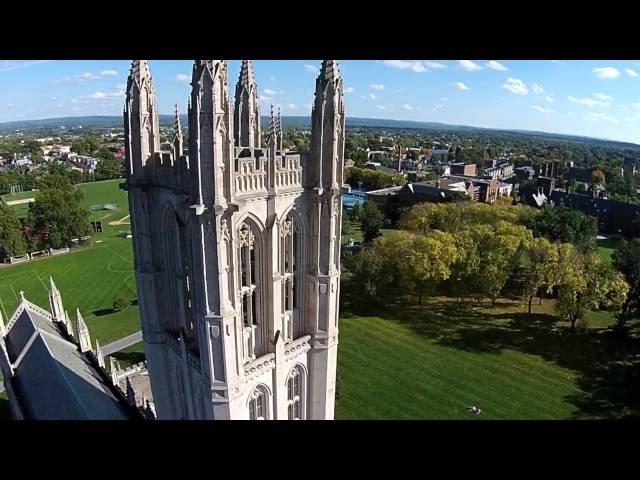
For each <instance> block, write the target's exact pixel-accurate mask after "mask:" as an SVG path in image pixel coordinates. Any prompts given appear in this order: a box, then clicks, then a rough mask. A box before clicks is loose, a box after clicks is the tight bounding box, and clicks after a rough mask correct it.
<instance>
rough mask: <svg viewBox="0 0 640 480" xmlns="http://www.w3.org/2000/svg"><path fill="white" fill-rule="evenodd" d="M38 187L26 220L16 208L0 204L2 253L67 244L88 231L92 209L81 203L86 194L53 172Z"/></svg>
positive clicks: (13, 253)
mask: <svg viewBox="0 0 640 480" xmlns="http://www.w3.org/2000/svg"><path fill="white" fill-rule="evenodd" d="M39 186H40V190H39V191H38V193H37V194H36V197H35V202H33V203H31V204H30V205H29V213H28V215H27V218H26V219H22V220H20V219H19V218H18V217H17V216H16V213H15V210H13V208H11V207H9V206H7V205H0V255H2V256H16V255H22V254H24V253H25V252H27V251H34V250H41V249H44V248H50V247H52V248H61V247H66V246H70V245H71V243H72V242H71V239H73V238H77V237H80V236H84V235H87V234H88V233H89V211H88V210H87V209H86V208H84V207H83V206H82V199H83V194H82V192H81V191H80V190H77V189H76V188H74V187H73V185H72V184H71V182H70V181H69V178H68V177H66V176H63V175H59V174H56V173H51V174H50V175H48V176H46V177H44V178H43V179H42V180H41V182H40V183H39Z"/></svg>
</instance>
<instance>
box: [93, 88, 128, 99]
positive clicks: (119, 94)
mask: <svg viewBox="0 0 640 480" xmlns="http://www.w3.org/2000/svg"><path fill="white" fill-rule="evenodd" d="M123 96H124V92H123V91H122V90H119V91H116V92H96V93H92V94H91V95H89V98H92V99H94V100H103V99H104V100H108V99H112V98H122V97H123Z"/></svg>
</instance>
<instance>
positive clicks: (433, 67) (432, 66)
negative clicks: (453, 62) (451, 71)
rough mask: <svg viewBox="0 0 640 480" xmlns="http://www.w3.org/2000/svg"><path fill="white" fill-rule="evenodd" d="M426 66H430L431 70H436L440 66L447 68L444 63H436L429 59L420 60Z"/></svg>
mask: <svg viewBox="0 0 640 480" xmlns="http://www.w3.org/2000/svg"><path fill="white" fill-rule="evenodd" d="M422 63H423V64H424V65H425V66H426V67H427V68H430V69H432V70H438V69H440V68H447V66H446V65H444V64H442V63H438V62H431V61H429V60H425V61H424V62H422Z"/></svg>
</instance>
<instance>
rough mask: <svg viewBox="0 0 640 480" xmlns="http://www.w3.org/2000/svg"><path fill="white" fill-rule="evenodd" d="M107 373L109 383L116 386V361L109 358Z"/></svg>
mask: <svg viewBox="0 0 640 480" xmlns="http://www.w3.org/2000/svg"><path fill="white" fill-rule="evenodd" d="M109 373H110V374H111V383H112V384H113V385H118V367H117V366H116V359H115V358H113V357H109Z"/></svg>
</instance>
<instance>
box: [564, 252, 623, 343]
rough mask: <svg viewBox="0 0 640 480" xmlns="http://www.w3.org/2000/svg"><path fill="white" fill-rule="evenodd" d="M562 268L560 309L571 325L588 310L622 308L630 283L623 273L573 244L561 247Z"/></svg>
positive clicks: (573, 325)
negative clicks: (582, 251)
mask: <svg viewBox="0 0 640 480" xmlns="http://www.w3.org/2000/svg"><path fill="white" fill-rule="evenodd" d="M559 253H560V262H559V265H560V266H561V268H562V270H561V272H560V274H559V289H558V309H559V312H560V315H561V316H562V317H563V318H565V319H566V320H567V321H569V322H570V324H571V332H572V333H573V332H574V331H575V326H576V323H577V322H578V321H580V320H582V319H584V316H585V315H586V313H587V312H588V311H589V310H597V309H601V308H607V309H614V308H619V307H620V306H622V304H623V303H624V301H625V298H626V296H627V292H628V291H629V285H628V284H627V282H626V281H625V279H624V276H623V275H622V274H621V273H620V272H617V271H615V270H614V269H613V268H612V267H611V266H610V265H607V264H604V263H603V262H602V261H601V260H600V258H599V257H598V256H597V255H595V254H592V253H586V254H585V253H581V252H580V251H578V250H576V249H574V248H573V247H572V246H570V245H568V246H567V245H563V248H560V249H559Z"/></svg>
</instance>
